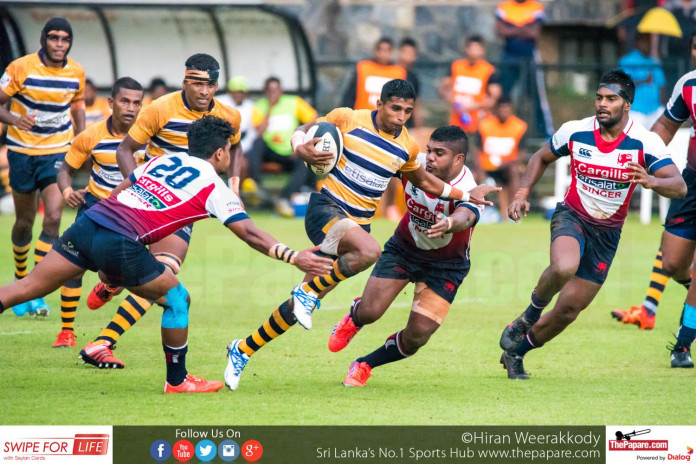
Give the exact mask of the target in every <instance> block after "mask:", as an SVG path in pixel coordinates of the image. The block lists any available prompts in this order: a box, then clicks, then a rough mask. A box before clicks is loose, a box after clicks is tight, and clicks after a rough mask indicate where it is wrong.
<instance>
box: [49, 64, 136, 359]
mask: <svg viewBox="0 0 696 464" xmlns="http://www.w3.org/2000/svg"><path fill="white" fill-rule="evenodd" d="M142 102H143V87H142V86H141V85H140V84H139V83H138V81H136V80H134V79H131V78H130V77H122V78H120V79H118V80H117V81H116V82H114V85H113V87H112V89H111V97H110V98H109V100H108V105H109V108H110V109H111V111H112V113H111V115H110V116H109V117H108V118H107V119H104V120H101V121H98V122H96V123H94V124H92V125H91V126H90V127H88V128H87V129H86V130H85V131H84V132H82V133H81V134H80V135H78V136H77V137H75V140H73V142H72V144H71V145H70V149H69V150H68V153H67V155H65V162H64V163H63V164H62V165H61V167H60V169H58V177H57V179H58V188H59V189H60V191H61V193H62V195H63V198H64V199H65V203H66V204H67V205H68V206H69V207H71V208H77V217H76V219H78V218H79V217H80V216H82V214H84V212H85V211H87V209H88V208H90V207H91V206H94V205H95V204H96V203H97V202H98V201H99V200H103V199H105V198H108V197H109V195H111V191H112V190H113V189H114V188H116V187H118V185H119V184H120V183H121V182H123V176H122V175H121V171H119V169H118V164H117V163H116V147H118V145H119V143H121V141H122V140H123V139H124V138H125V136H126V134H128V130H129V129H130V128H131V126H133V123H134V122H135V119H136V118H137V117H138V113H139V112H140V108H141V106H142ZM138 153H139V152H138ZM87 161H91V163H92V173H91V175H90V179H89V184H88V185H87V188H85V189H81V190H73V188H72V177H73V175H74V174H75V172H76V171H77V170H79V169H80V168H81V167H82V165H83V164H85V162H87ZM81 294H82V276H78V277H77V278H75V279H73V280H71V281H70V282H67V283H66V284H65V285H64V286H63V287H62V288H61V292H60V317H61V321H62V328H61V331H60V332H59V333H58V336H57V338H56V342H55V343H54V344H53V348H62V347H72V346H75V331H74V327H73V326H74V323H75V313H76V311H77V304H78V302H79V301H80V296H81ZM136 316H137V319H139V318H140V313H136V314H135V315H132V316H131V317H132V318H133V319H136Z"/></svg>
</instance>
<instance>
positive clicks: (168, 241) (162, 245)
mask: <svg viewBox="0 0 696 464" xmlns="http://www.w3.org/2000/svg"><path fill="white" fill-rule="evenodd" d="M192 232H193V224H189V225H187V226H185V227H182V228H181V229H179V230H177V231H176V232H174V233H173V234H171V235H168V236H166V237H164V238H163V239H162V240H160V241H159V242H156V243H153V244H151V245H150V253H152V254H153V255H155V254H157V253H170V254H173V255H174V256H176V257H177V258H179V259H180V260H181V262H182V263H183V262H184V259H186V254H187V253H188V249H189V242H190V240H191V234H192Z"/></svg>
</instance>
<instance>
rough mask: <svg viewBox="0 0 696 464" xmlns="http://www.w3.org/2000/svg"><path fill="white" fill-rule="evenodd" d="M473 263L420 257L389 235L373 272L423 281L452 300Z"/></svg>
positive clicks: (375, 275) (438, 293) (373, 274)
mask: <svg viewBox="0 0 696 464" xmlns="http://www.w3.org/2000/svg"><path fill="white" fill-rule="evenodd" d="M470 267H471V263H470V262H469V261H466V262H456V263H443V262H433V261H427V260H419V259H418V255H416V254H415V253H414V252H410V251H406V250H404V249H402V248H401V247H399V246H398V245H396V244H394V242H393V239H392V238H390V239H389V241H387V243H386V244H385V245H384V251H383V252H382V256H381V257H380V258H379V260H378V261H377V263H376V264H375V267H374V269H372V274H371V275H372V276H374V277H379V278H382V279H397V280H408V281H409V282H423V283H424V284H425V285H427V286H428V287H429V288H430V289H431V290H432V291H433V292H435V293H436V294H437V295H438V296H441V297H442V298H444V299H445V300H447V301H448V302H449V303H452V302H453V301H454V297H455V296H456V295H457V290H458V289H459V286H460V285H461V284H462V281H463V280H464V277H466V275H467V274H468V273H469V268H470Z"/></svg>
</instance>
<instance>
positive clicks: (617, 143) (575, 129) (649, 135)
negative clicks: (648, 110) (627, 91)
mask: <svg viewBox="0 0 696 464" xmlns="http://www.w3.org/2000/svg"><path fill="white" fill-rule="evenodd" d="M550 145H551V151H553V153H554V154H555V155H556V156H570V157H571V161H570V174H571V182H570V187H569V188H568V192H567V193H566V195H565V203H566V205H568V206H569V207H570V208H571V209H572V210H574V211H575V212H576V213H578V214H579V215H580V216H581V217H582V218H584V219H586V220H587V221H588V222H590V223H592V224H597V225H602V226H606V227H621V225H623V223H624V221H625V220H626V214H627V213H628V203H629V202H630V200H631V195H632V194H633V191H634V190H635V188H636V185H637V184H632V183H631V182H630V180H631V178H632V172H633V171H631V169H629V168H628V166H627V163H628V162H630V161H633V162H634V163H638V164H640V165H641V166H643V167H644V168H645V170H646V171H648V173H649V174H654V173H655V172H656V171H657V170H658V169H660V168H662V167H664V166H667V165H669V164H674V163H673V162H672V158H670V156H669V154H668V152H667V147H665V144H664V143H663V142H662V139H661V138H660V137H659V136H658V135H657V134H655V133H654V132H650V131H648V130H647V129H646V128H645V127H643V126H641V125H640V124H638V123H637V122H635V121H633V120H632V119H629V120H628V123H626V127H625V128H624V131H623V133H622V134H621V135H620V136H619V137H618V138H617V139H616V140H614V141H613V142H607V141H605V140H604V139H602V136H601V135H600V133H599V123H598V122H597V119H596V118H595V117H594V116H593V117H590V118H585V119H582V120H580V121H569V122H567V123H565V124H563V125H562V126H561V128H560V129H558V132H556V133H555V134H554V135H553V137H552V138H551V142H550Z"/></svg>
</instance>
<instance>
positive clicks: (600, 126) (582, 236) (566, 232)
mask: <svg viewBox="0 0 696 464" xmlns="http://www.w3.org/2000/svg"><path fill="white" fill-rule="evenodd" d="M634 95H635V84H634V83H633V80H632V79H631V77H630V76H629V75H628V74H626V73H625V72H623V71H619V70H616V71H610V72H608V73H606V74H604V75H603V76H602V77H601V79H600V81H599V85H598V87H597V92H596V94H595V113H596V115H595V116H593V117H589V118H586V119H583V120H579V121H570V122H567V123H565V124H563V126H561V128H560V129H559V130H558V131H557V132H556V133H555V134H554V135H553V137H552V138H551V140H550V142H549V143H546V144H544V146H543V147H542V148H541V149H540V150H539V151H537V152H536V153H535V154H534V156H532V158H531V160H530V161H529V164H528V165H527V169H526V171H525V173H524V177H523V179H522V182H521V187H520V189H519V190H518V191H517V193H516V194H515V197H514V198H513V201H512V203H511V204H510V206H509V208H508V216H509V217H510V218H511V219H512V220H514V221H519V220H520V219H521V218H522V216H523V215H524V216H526V215H527V212H528V211H529V202H528V201H527V197H528V196H529V192H530V190H531V189H532V187H534V185H535V184H536V182H537V181H538V180H539V178H540V177H541V176H542V174H543V173H544V171H545V170H546V168H547V167H548V166H549V165H550V164H551V163H553V162H554V161H556V160H557V159H558V158H559V157H561V156H570V157H571V176H572V180H571V184H570V187H569V189H568V192H567V193H566V196H565V199H564V201H563V202H561V203H559V204H558V206H557V207H556V211H555V212H554V214H553V217H552V219H551V265H550V266H549V267H547V268H546V270H544V272H543V273H542V275H541V277H540V278H539V282H538V283H537V285H536V287H535V288H534V291H533V292H532V297H531V303H530V304H529V306H528V308H527V309H526V311H524V313H523V314H522V315H520V316H519V317H518V318H517V319H515V320H514V321H513V322H512V323H510V325H508V326H507V327H506V328H505V330H503V334H502V336H501V338H500V346H501V348H502V349H503V350H504V351H503V355H502V357H501V363H503V364H504V366H505V368H506V369H507V374H508V377H509V378H511V379H528V378H529V376H528V375H527V373H526V372H525V370H524V366H523V358H524V356H525V355H526V354H527V352H529V351H530V350H532V349H534V348H540V347H541V346H543V345H544V343H546V342H548V341H549V340H551V339H553V338H554V337H555V336H557V335H558V334H560V333H561V332H562V331H563V330H564V329H565V328H566V327H567V326H568V325H569V324H571V323H572V322H573V321H574V320H575V318H577V316H578V315H579V314H580V312H581V311H582V310H583V309H585V308H586V307H587V306H588V305H589V304H590V303H591V302H592V300H593V299H594V297H595V295H597V292H599V289H600V288H601V287H602V284H603V283H604V280H605V279H606V277H607V273H608V272H609V268H610V267H611V263H612V260H613V259H614V254H615V253H616V248H617V246H618V244H619V237H620V236H621V228H622V226H623V223H624V221H625V219H626V214H627V212H628V205H629V202H630V199H631V195H632V194H633V191H634V190H635V188H636V186H637V185H642V186H643V188H650V189H653V190H654V191H656V192H657V193H658V194H660V195H662V196H665V197H669V198H676V197H684V195H686V184H685V183H684V179H682V177H681V175H680V174H679V170H678V169H677V167H676V166H675V165H674V163H673V162H672V160H671V158H670V157H669V154H668V152H667V148H666V147H665V144H664V142H663V141H662V139H660V137H659V136H658V135H657V134H655V133H653V132H648V130H647V129H645V128H644V127H642V126H641V125H639V124H638V123H636V122H635V121H633V120H632V119H631V118H630V117H629V115H628V112H629V110H630V109H631V103H632V102H633V97H634ZM559 292H560V294H559V296H558V299H557V301H556V304H555V306H554V308H553V309H552V310H551V311H548V312H547V313H546V314H544V315H543V316H541V313H542V311H543V310H544V308H545V307H546V306H547V305H548V304H549V302H550V301H551V299H552V298H553V297H554V296H555V295H556V294H557V293H559Z"/></svg>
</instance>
